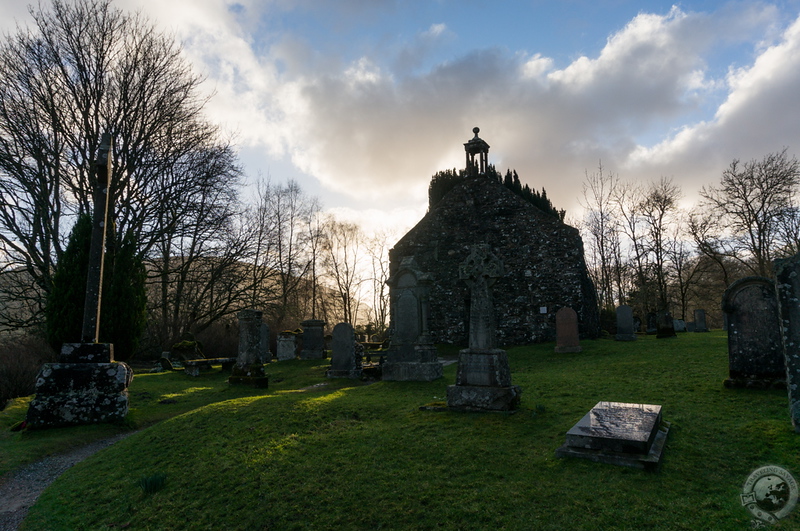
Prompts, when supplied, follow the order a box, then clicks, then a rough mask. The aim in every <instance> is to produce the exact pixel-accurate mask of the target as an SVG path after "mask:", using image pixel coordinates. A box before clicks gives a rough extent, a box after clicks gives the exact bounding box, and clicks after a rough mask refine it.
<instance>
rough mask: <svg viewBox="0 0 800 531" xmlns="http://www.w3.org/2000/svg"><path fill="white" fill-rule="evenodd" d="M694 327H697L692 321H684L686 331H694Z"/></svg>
mask: <svg viewBox="0 0 800 531" xmlns="http://www.w3.org/2000/svg"><path fill="white" fill-rule="evenodd" d="M695 328H697V327H696V326H695V324H694V321H689V322H688V323H686V331H687V332H694V331H695Z"/></svg>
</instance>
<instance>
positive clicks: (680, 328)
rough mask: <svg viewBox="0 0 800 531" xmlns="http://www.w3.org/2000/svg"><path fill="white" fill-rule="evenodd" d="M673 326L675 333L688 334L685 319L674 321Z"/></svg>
mask: <svg viewBox="0 0 800 531" xmlns="http://www.w3.org/2000/svg"><path fill="white" fill-rule="evenodd" d="M672 326H673V328H675V332H686V321H684V320H683V319H673V320H672Z"/></svg>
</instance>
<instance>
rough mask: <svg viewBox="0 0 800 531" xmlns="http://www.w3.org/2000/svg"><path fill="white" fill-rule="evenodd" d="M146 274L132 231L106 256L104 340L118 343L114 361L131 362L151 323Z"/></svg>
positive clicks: (102, 324) (103, 307)
mask: <svg viewBox="0 0 800 531" xmlns="http://www.w3.org/2000/svg"><path fill="white" fill-rule="evenodd" d="M145 280H146V271H145V267H144V263H143V262H142V260H141V258H139V256H138V255H137V254H136V240H135V239H134V237H133V234H132V233H130V232H128V233H127V234H126V235H125V237H124V238H123V239H122V242H120V244H119V245H118V246H117V247H116V248H115V249H114V250H113V252H109V253H107V254H106V264H105V280H104V282H103V286H104V288H103V301H102V306H101V316H100V340H101V341H102V342H107V343H113V344H114V358H115V359H117V360H120V361H125V360H127V359H130V358H131V357H132V356H133V354H134V353H135V352H136V347H138V345H139V339H141V337H142V334H143V333H144V330H145V325H146V322H147V293H146V290H145Z"/></svg>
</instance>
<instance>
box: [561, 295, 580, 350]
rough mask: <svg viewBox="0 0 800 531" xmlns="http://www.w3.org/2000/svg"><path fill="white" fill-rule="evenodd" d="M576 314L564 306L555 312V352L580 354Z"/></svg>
mask: <svg viewBox="0 0 800 531" xmlns="http://www.w3.org/2000/svg"><path fill="white" fill-rule="evenodd" d="M582 350H583V349H582V348H581V342H580V339H579V338H578V314H577V313H576V312H575V310H573V309H572V308H569V307H567V306H565V307H564V308H561V309H560V310H558V311H557V312H556V352H581V351H582Z"/></svg>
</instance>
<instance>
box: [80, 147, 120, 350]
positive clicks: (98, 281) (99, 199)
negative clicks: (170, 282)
mask: <svg viewBox="0 0 800 531" xmlns="http://www.w3.org/2000/svg"><path fill="white" fill-rule="evenodd" d="M111 157H112V144H111V134H110V133H103V135H102V137H101V138H100V148H99V149H98V150H97V159H96V160H95V161H94V163H93V164H92V174H93V176H92V178H91V184H92V187H93V188H94V190H93V199H94V205H93V214H92V243H91V247H90V249H89V272H88V273H87V275H86V299H85V300H84V304H83V331H82V333H81V340H82V341H83V342H84V343H98V342H99V336H100V305H101V301H102V293H103V263H104V261H105V260H104V257H105V247H106V227H107V226H108V203H109V196H110V193H109V190H110V188H111Z"/></svg>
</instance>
